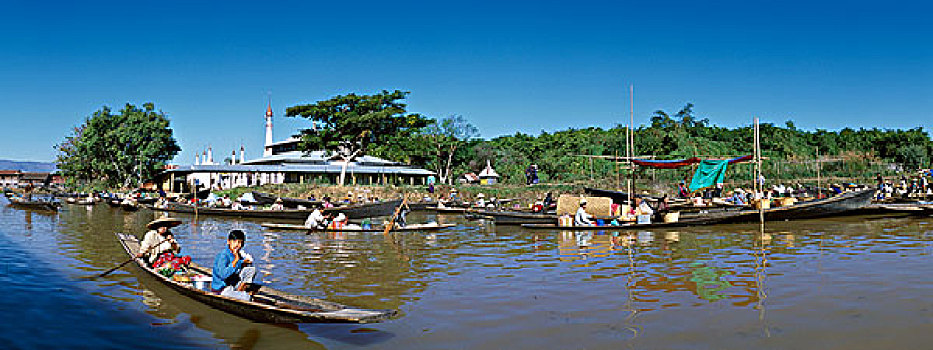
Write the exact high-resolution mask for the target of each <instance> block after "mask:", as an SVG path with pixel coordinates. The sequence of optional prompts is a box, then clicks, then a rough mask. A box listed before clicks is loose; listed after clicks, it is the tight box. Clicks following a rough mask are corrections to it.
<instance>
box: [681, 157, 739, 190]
mask: <svg viewBox="0 0 933 350" xmlns="http://www.w3.org/2000/svg"><path fill="white" fill-rule="evenodd" d="M728 165H729V160H728V159H723V160H704V161H702V162H700V165H699V166H697V172H695V173H693V180H691V181H690V191H696V190H699V189H701V188H706V187H713V186H716V184H718V183H722V182H723V180H725V178H726V167H727V166H728Z"/></svg>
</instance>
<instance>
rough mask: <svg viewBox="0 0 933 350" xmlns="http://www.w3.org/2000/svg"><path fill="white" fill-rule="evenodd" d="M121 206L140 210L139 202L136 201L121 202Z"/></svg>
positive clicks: (127, 209) (130, 209) (125, 208)
mask: <svg viewBox="0 0 933 350" xmlns="http://www.w3.org/2000/svg"><path fill="white" fill-rule="evenodd" d="M120 207H121V208H123V210H126V211H137V210H139V203H136V202H129V203H120Z"/></svg>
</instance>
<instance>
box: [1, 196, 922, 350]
mask: <svg viewBox="0 0 933 350" xmlns="http://www.w3.org/2000/svg"><path fill="white" fill-rule="evenodd" d="M6 203H7V202H6V201H5V200H0V205H2V206H0V282H2V285H3V286H5V293H4V294H5V296H6V297H5V298H3V299H0V310H2V313H3V320H4V322H0V344H3V345H0V348H4V349H9V348H12V349H37V348H97V349H104V348H120V349H126V348H153V349H155V348H160V349H168V348H172V349H175V348H237V349H309V348H310V349H316V348H327V349H354V348H375V349H437V348H445V349H480V348H508V349H618V348H627V349H748V348H760V349H899V348H904V349H906V348H930V347H931V345H930V344H931V343H933V277H931V274H933V245H931V239H933V237H931V236H933V218H930V217H901V218H880V217H849V218H841V219H831V220H810V221H798V222H779V223H768V225H767V226H766V228H765V231H764V233H763V234H762V232H760V228H759V226H758V225H722V226H708V227H700V228H688V229H664V230H649V231H634V232H625V231H623V232H611V231H605V232H603V231H594V232H559V231H530V230H523V229H520V228H516V227H510V226H495V225H493V224H491V223H488V222H483V221H467V220H465V219H463V218H461V217H458V216H436V215H434V214H419V213H414V214H412V215H410V216H409V222H423V221H426V220H431V221H435V220H436V221H439V222H442V223H456V224H458V226H456V228H455V229H453V230H448V231H442V232H437V233H401V234H395V235H392V236H391V237H388V238H387V237H384V236H383V235H382V234H369V233H366V234H310V235H308V234H305V233H301V232H285V231H273V230H268V229H264V228H262V227H260V225H259V224H260V223H262V222H263V221H257V220H236V219H228V218H211V217H199V218H197V220H195V218H194V217H193V216H185V215H180V216H178V217H180V218H181V219H182V220H183V221H184V224H183V225H182V226H179V227H176V228H174V229H173V231H174V232H175V235H176V237H177V238H178V239H179V241H180V243H181V244H182V246H183V247H184V248H183V253H185V254H188V255H191V256H192V257H193V259H194V261H196V262H198V263H201V264H207V265H209V264H210V262H211V261H212V258H213V256H214V254H215V253H216V252H217V251H219V250H220V249H223V247H224V244H225V240H226V235H227V232H228V231H229V230H231V229H234V228H238V229H243V230H245V231H246V232H247V237H248V238H247V244H246V249H247V251H249V252H250V253H252V255H253V256H254V258H255V259H256V260H257V266H258V267H259V269H260V271H261V278H262V280H263V282H264V283H265V284H268V285H271V286H273V287H275V288H278V289H281V290H285V291H289V292H291V293H294V294H302V295H309V296H314V297H320V298H326V299H328V300H332V301H336V302H340V303H344V304H348V305H352V306H357V307H363V308H392V309H398V310H400V311H401V316H400V317H399V318H397V319H394V320H391V321H388V322H385V323H378V324H366V325H317V324H301V325H269V324H260V323H254V322H251V321H249V320H246V319H242V318H239V317H236V316H232V315H230V314H226V313H224V312H221V311H217V310H214V309H211V308H209V307H206V306H204V305H202V304H199V303H197V302H194V301H192V300H190V299H188V298H185V297H183V296H181V295H179V294H177V293H175V292H173V291H171V290H169V289H167V288H165V287H162V286H161V285H159V284H158V283H157V282H155V280H153V279H151V278H149V277H148V276H145V275H143V274H142V272H141V271H139V270H138V269H137V268H136V267H132V266H131V265H128V267H127V268H124V269H121V270H118V271H117V272H115V273H113V274H111V275H110V276H108V277H105V278H100V279H84V278H82V277H84V276H88V275H93V274H94V273H100V272H103V271H105V270H107V269H109V268H111V267H113V266H115V265H117V264H119V263H120V262H123V261H124V260H126V259H127V256H126V254H125V253H124V252H123V250H122V248H121V247H120V245H119V244H118V243H117V241H116V239H115V238H114V232H132V233H136V234H137V235H139V236H141V235H142V233H143V232H144V230H145V229H144V226H145V224H146V223H147V222H149V221H150V220H152V219H153V218H154V213H153V212H151V211H148V210H145V209H144V210H140V211H138V212H135V213H127V212H123V211H122V210H120V209H112V208H110V207H108V206H106V205H97V206H94V207H85V206H74V205H65V207H64V208H63V210H62V211H61V212H59V213H57V214H45V213H41V212H34V211H28V210H21V209H13V208H10V207H7V206H6Z"/></svg>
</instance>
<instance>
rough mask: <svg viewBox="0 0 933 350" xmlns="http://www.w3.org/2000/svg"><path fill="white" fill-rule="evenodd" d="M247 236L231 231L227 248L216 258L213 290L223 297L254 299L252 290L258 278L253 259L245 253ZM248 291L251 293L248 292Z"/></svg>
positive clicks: (237, 231)
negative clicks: (255, 278) (256, 277)
mask: <svg viewBox="0 0 933 350" xmlns="http://www.w3.org/2000/svg"><path fill="white" fill-rule="evenodd" d="M245 242H246V234H244V233H243V231H240V230H233V231H230V235H228V236H227V248H226V249H224V250H223V251H222V252H220V253H218V254H217V256H216V257H215V258H214V272H213V275H214V276H213V280H212V281H211V289H212V290H213V292H214V293H217V294H220V295H222V296H226V297H231V298H237V299H241V300H250V299H252V292H253V291H255V289H253V288H250V285H251V284H252V283H253V278H254V277H255V276H256V268H255V267H253V266H249V265H252V263H253V257H252V256H250V255H249V254H247V253H246V252H244V251H243V244H244V243H245ZM247 289H251V291H249V292H247Z"/></svg>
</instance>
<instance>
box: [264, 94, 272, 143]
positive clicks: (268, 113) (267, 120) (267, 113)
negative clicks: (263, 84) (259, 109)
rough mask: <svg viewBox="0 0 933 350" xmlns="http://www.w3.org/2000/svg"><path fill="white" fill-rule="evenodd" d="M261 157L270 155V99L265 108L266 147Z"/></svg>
mask: <svg viewBox="0 0 933 350" xmlns="http://www.w3.org/2000/svg"><path fill="white" fill-rule="evenodd" d="M262 155H263V157H268V156H271V155H272V99H271V98H270V99H269V106H268V107H266V146H265V147H264V148H263V152H262Z"/></svg>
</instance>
